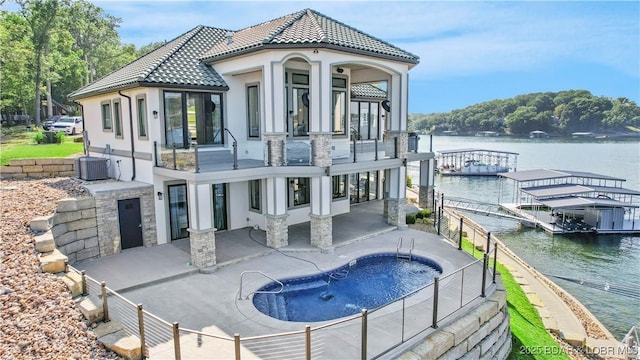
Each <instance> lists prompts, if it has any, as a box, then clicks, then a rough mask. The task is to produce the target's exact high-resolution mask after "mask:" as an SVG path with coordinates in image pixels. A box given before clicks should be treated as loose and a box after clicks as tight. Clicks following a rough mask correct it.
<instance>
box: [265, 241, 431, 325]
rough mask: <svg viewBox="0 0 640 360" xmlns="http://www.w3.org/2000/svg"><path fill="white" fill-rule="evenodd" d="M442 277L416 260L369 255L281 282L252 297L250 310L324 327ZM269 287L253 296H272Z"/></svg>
mask: <svg viewBox="0 0 640 360" xmlns="http://www.w3.org/2000/svg"><path fill="white" fill-rule="evenodd" d="M441 273H442V267H441V266H440V265H438V264H437V263H436V262H434V261H432V260H430V259H427V258H424V257H419V256H415V255H413V256H412V260H411V261H408V260H404V259H397V258H396V254H395V253H393V254H390V253H387V254H373V255H368V256H364V257H361V258H358V259H355V260H352V261H350V262H349V263H348V264H345V265H344V266H342V267H340V268H337V269H334V270H332V271H327V272H324V273H319V274H316V275H312V276H305V277H299V278H292V279H284V280H281V282H282V283H283V284H284V288H283V290H282V292H280V293H278V294H272V293H259V292H258V293H256V294H254V296H253V304H254V306H255V307H256V308H257V309H258V310H259V311H260V312H262V313H263V314H266V315H269V316H271V317H273V318H276V319H280V320H285V321H300V322H310V321H324V320H331V319H337V318H341V317H344V316H349V315H353V314H356V313H359V312H360V311H361V310H362V309H369V310H372V309H375V308H378V307H380V306H383V305H385V304H388V303H391V302H393V301H394V300H396V299H398V298H400V297H402V296H403V295H406V294H408V293H410V292H411V291H413V290H415V289H418V288H420V287H421V286H424V285H427V284H429V283H430V282H432V281H433V279H434V277H436V276H437V275H439V274H441ZM280 288H281V286H280V284H278V283H276V282H272V283H269V284H267V285H265V286H263V287H262V288H260V289H259V290H258V291H274V292H275V291H278V290H280Z"/></svg>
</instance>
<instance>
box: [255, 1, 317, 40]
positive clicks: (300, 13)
mask: <svg viewBox="0 0 640 360" xmlns="http://www.w3.org/2000/svg"><path fill="white" fill-rule="evenodd" d="M307 10H308V9H307ZM305 13H306V12H305V10H300V11H296V12H294V13H291V14H288V15H284V16H281V17H282V18H284V17H287V16H291V15H294V16H293V18H291V20H289V21H287V22H285V23H284V24H282V25H281V26H280V27H279V28H277V29H276V30H274V31H273V32H272V33H271V34H269V35H267V37H266V38H264V39H263V40H262V43H263V44H267V43H269V42H271V40H273V39H274V38H275V37H276V36H278V35H279V34H282V32H283V31H284V30H285V29H287V28H288V27H289V26H291V25H292V24H293V23H295V22H296V21H298V20H300V18H301V17H302V16H303V15H304V14H305ZM277 19H279V18H276V19H273V20H277ZM273 20H270V21H273ZM267 22H268V21H265V22H264V23H262V24H265V23H267ZM262 24H261V25H262Z"/></svg>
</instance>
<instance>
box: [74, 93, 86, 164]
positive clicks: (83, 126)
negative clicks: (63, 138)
mask: <svg viewBox="0 0 640 360" xmlns="http://www.w3.org/2000/svg"><path fill="white" fill-rule="evenodd" d="M74 103H75V104H77V105H78V106H80V115H82V147H83V148H84V156H89V137H88V136H87V134H88V132H87V128H86V126H85V123H84V106H82V104H80V103H79V102H77V101H74Z"/></svg>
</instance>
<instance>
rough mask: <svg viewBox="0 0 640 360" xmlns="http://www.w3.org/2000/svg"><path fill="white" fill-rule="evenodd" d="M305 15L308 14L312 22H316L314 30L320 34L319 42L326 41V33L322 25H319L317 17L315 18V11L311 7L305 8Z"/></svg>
mask: <svg viewBox="0 0 640 360" xmlns="http://www.w3.org/2000/svg"><path fill="white" fill-rule="evenodd" d="M307 15H309V17H310V18H311V19H312V21H313V23H314V24H316V30H317V31H318V34H320V41H321V42H327V38H328V36H327V33H326V32H325V31H324V29H323V28H322V26H320V23H319V22H318V19H317V18H316V13H315V11H314V10H313V9H307Z"/></svg>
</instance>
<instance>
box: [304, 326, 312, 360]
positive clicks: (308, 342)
mask: <svg viewBox="0 0 640 360" xmlns="http://www.w3.org/2000/svg"><path fill="white" fill-rule="evenodd" d="M304 335H305V341H304V346H305V349H306V359H307V360H311V325H305V327H304Z"/></svg>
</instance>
